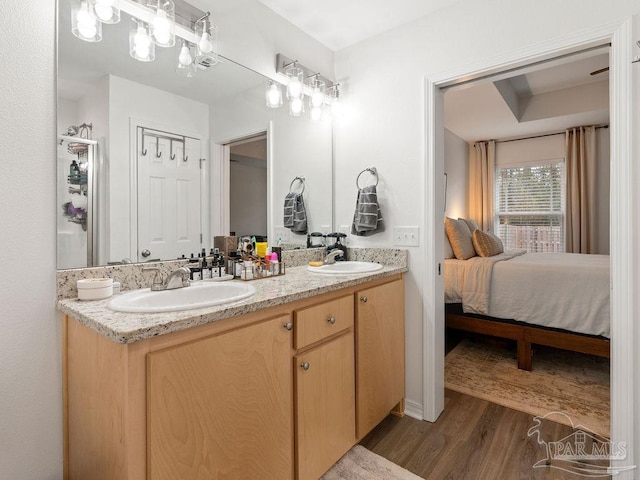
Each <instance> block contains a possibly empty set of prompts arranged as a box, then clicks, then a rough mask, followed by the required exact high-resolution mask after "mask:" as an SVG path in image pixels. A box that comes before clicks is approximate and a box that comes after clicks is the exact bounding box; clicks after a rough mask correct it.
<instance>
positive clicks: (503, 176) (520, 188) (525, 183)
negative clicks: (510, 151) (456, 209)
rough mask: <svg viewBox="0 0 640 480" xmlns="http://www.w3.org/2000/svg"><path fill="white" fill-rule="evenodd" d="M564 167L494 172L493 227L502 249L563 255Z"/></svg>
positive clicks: (560, 163)
mask: <svg viewBox="0 0 640 480" xmlns="http://www.w3.org/2000/svg"><path fill="white" fill-rule="evenodd" d="M564 165H565V164H564V160H560V161H558V160H553V161H551V162H548V163H545V164H541V165H528V166H517V167H508V168H502V167H501V168H497V169H496V202H495V206H496V209H495V214H496V224H497V232H498V236H499V237H500V238H501V239H502V242H503V243H504V247H505V249H513V248H518V249H524V250H526V251H527V252H564V205H565V202H564V193H565V187H564V169H565V168H564Z"/></svg>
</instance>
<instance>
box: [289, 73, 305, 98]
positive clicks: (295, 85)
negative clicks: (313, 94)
mask: <svg viewBox="0 0 640 480" xmlns="http://www.w3.org/2000/svg"><path fill="white" fill-rule="evenodd" d="M287 91H288V92H289V96H290V97H294V98H297V97H299V96H301V95H302V83H300V80H298V78H297V77H293V78H292V79H291V80H290V81H289V85H287Z"/></svg>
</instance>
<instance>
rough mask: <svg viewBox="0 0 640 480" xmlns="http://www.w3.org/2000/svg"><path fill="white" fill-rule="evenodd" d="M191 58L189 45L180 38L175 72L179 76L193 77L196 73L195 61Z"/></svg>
mask: <svg viewBox="0 0 640 480" xmlns="http://www.w3.org/2000/svg"><path fill="white" fill-rule="evenodd" d="M193 58H194V54H193V52H192V51H191V45H189V42H187V41H186V40H182V46H181V47H180V53H179V54H178V65H177V66H176V73H177V74H178V75H180V76H181V77H193V76H194V75H195V74H196V62H195V61H194V59H193Z"/></svg>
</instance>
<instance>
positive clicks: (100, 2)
mask: <svg viewBox="0 0 640 480" xmlns="http://www.w3.org/2000/svg"><path fill="white" fill-rule="evenodd" d="M89 4H90V8H91V10H90V11H91V13H92V14H93V15H94V17H95V18H96V20H99V21H100V22H102V23H108V24H114V23H118V22H119V21H120V0H89Z"/></svg>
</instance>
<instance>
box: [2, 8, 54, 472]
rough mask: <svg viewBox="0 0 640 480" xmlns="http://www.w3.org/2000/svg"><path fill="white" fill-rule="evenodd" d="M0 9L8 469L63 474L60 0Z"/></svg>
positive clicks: (4, 395)
mask: <svg viewBox="0 0 640 480" xmlns="http://www.w3.org/2000/svg"><path fill="white" fill-rule="evenodd" d="M2 10H3V12H5V13H4V14H3V15H1V16H0V50H1V52H2V67H1V68H0V85H2V87H3V93H2V95H0V145H1V146H0V162H2V175H0V205H1V206H0V218H1V222H2V228H0V251H2V268H3V271H4V274H3V275H2V276H0V305H1V306H2V314H1V316H0V317H1V320H0V385H2V387H1V388H0V472H2V473H1V476H2V477H3V478H7V479H20V480H49V479H50V480H54V479H59V478H61V477H62V376H61V355H60V350H61V349H60V344H61V335H60V323H59V320H58V319H57V318H56V315H55V303H54V302H55V269H56V248H55V241H56V240H55V232H56V226H55V212H54V209H55V208H57V207H56V205H55V203H56V195H55V181H54V178H55V173H56V139H55V135H56V121H55V71H54V66H55V63H54V60H53V59H54V52H55V48H54V39H55V33H54V29H55V21H54V18H55V3H54V2H24V1H21V0H6V1H4V2H3V3H2ZM7 12H11V14H8V13H7ZM26 31H28V32H30V33H29V35H25V34H24V32H26ZM16 39H20V40H19V41H17V40H16Z"/></svg>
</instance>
